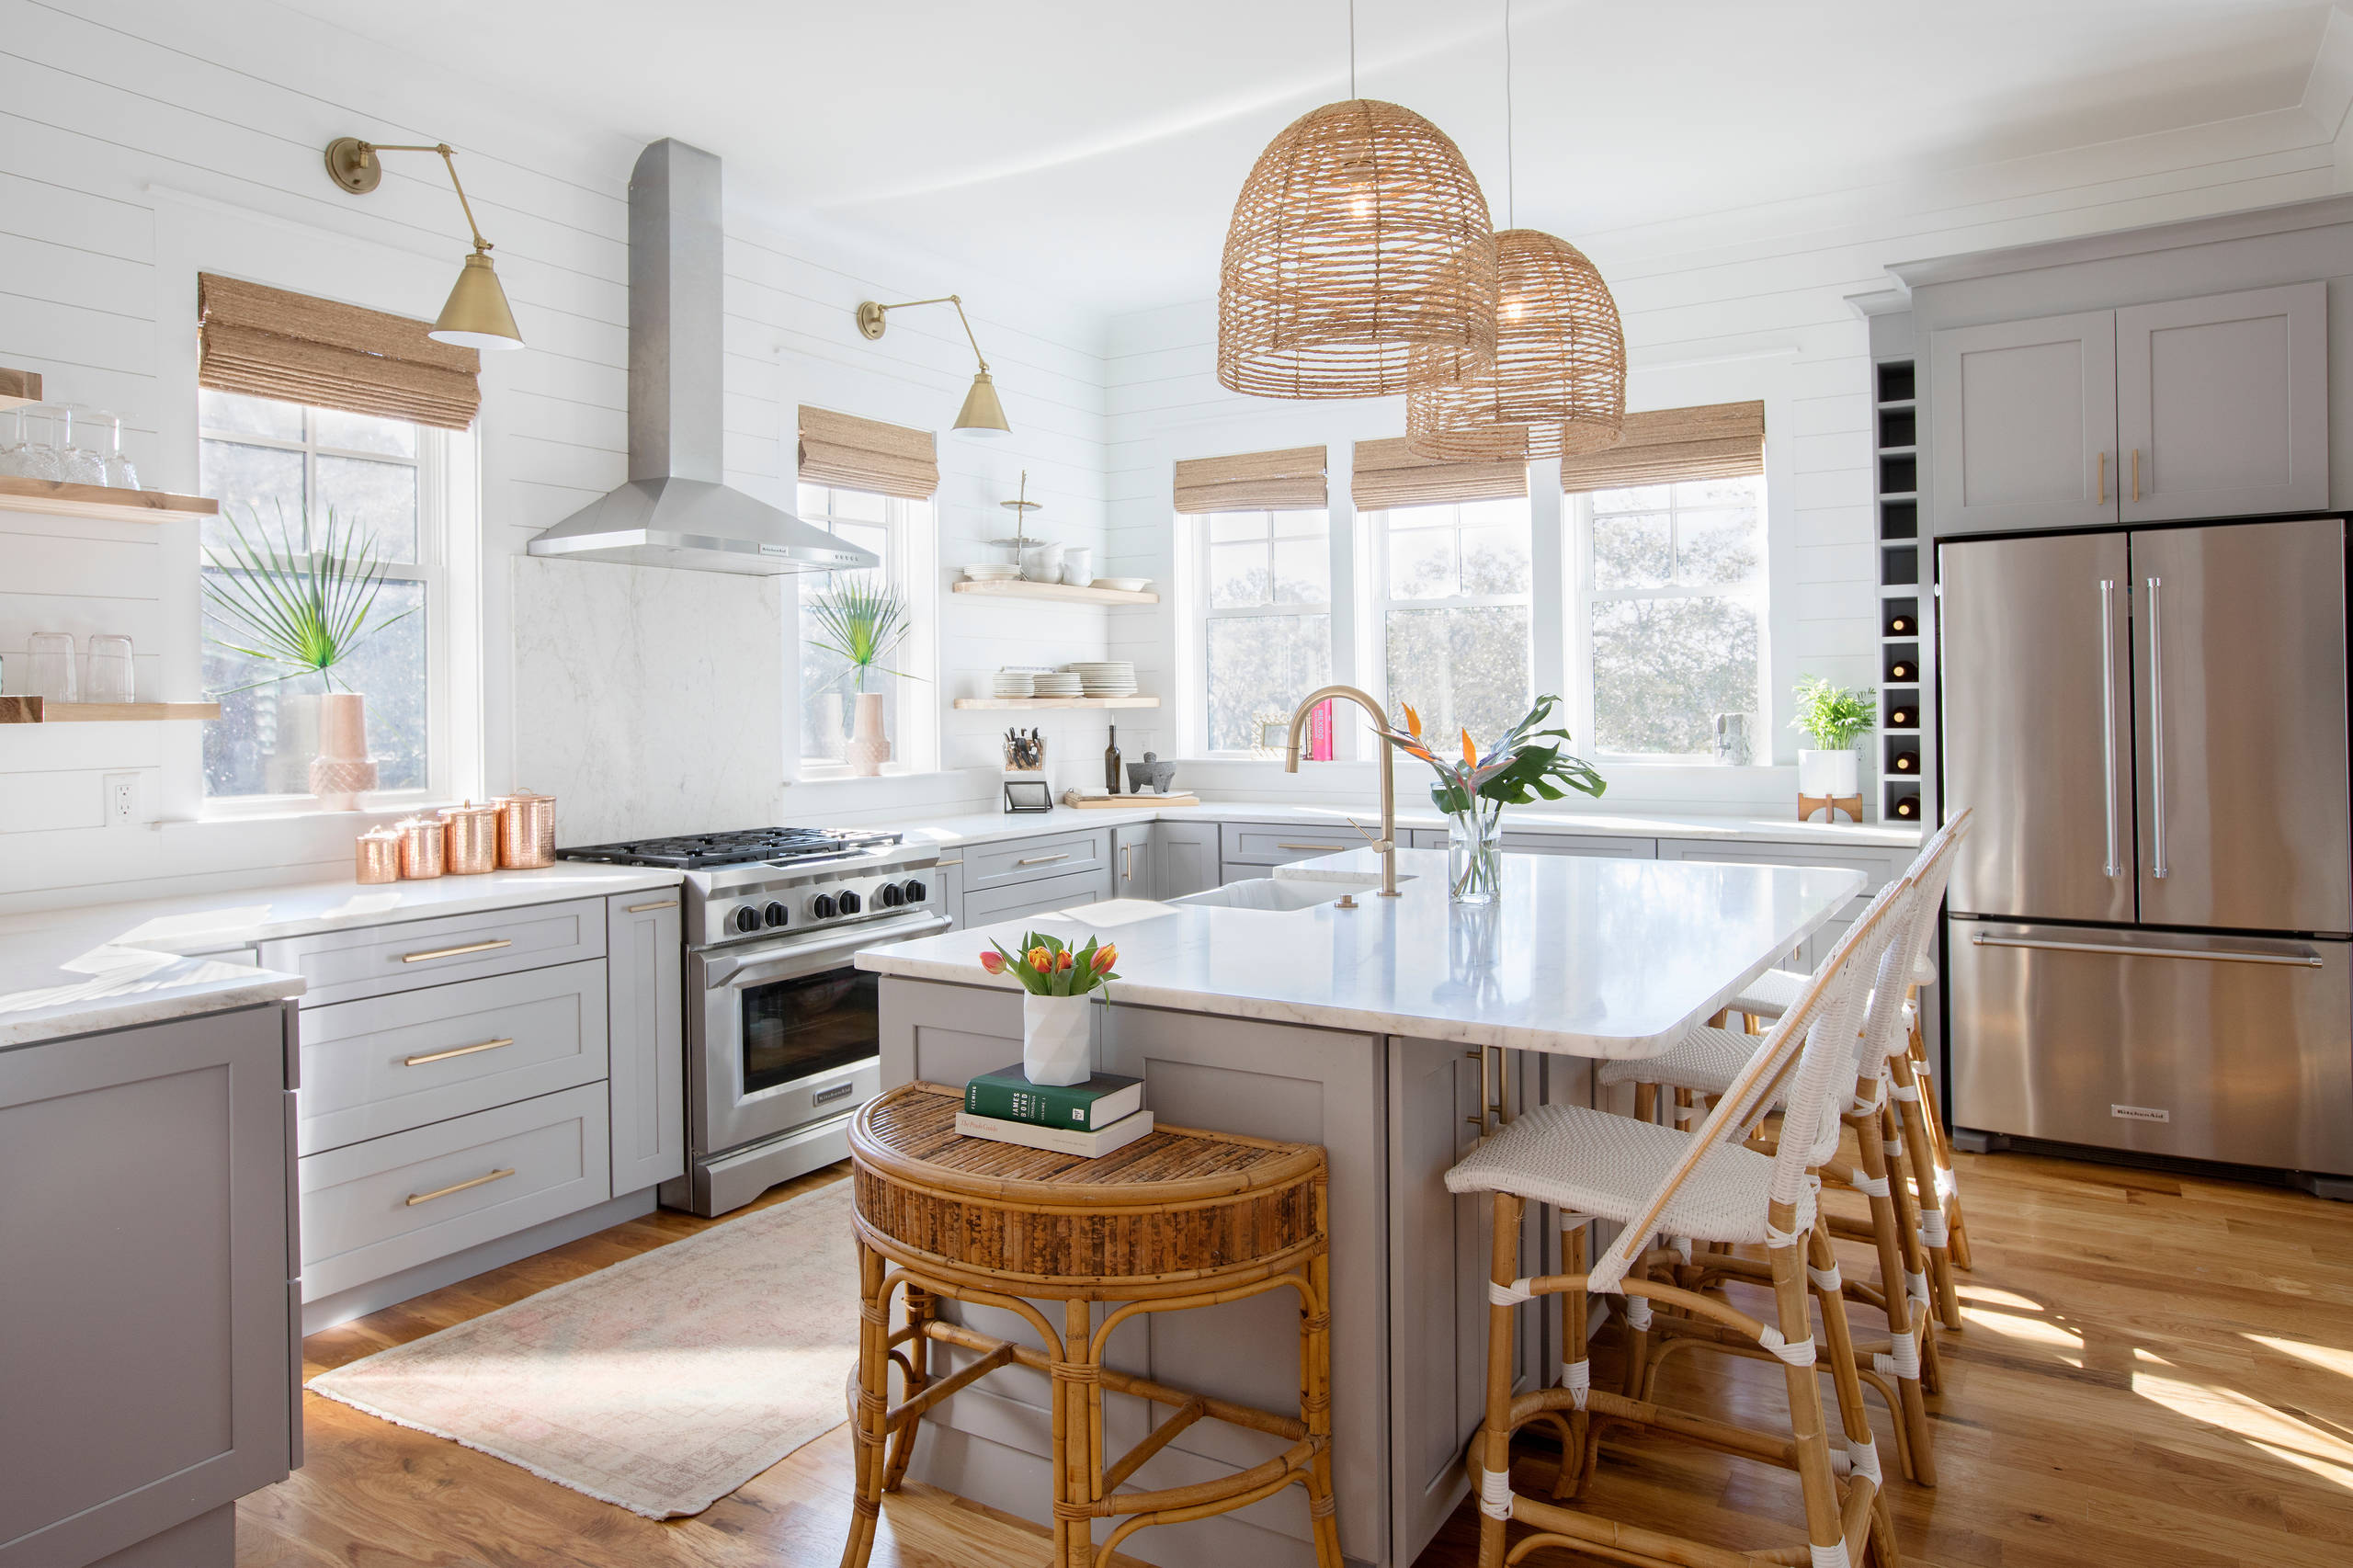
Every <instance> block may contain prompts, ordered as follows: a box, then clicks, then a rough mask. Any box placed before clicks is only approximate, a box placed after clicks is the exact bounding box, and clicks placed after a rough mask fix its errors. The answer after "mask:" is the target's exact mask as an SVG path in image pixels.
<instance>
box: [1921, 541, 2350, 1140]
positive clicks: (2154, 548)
mask: <svg viewBox="0 0 2353 1568" xmlns="http://www.w3.org/2000/svg"><path fill="white" fill-rule="evenodd" d="M2346 565H2347V562H2346V522H2345V519H2344V518H2342V517H2317V518H2304V519H2299V520H2294V521H2288V522H2256V523H2226V524H2212V525H2201V526H2196V527H2184V528H2170V527H2168V528H2120V529H2116V530H2113V531H2102V532H2097V533H2068V534H2054V535H2038V536H2034V537H2025V538H2007V539H1970V540H1945V541H1942V542H1940V543H1939V545H1938V600H1937V603H1938V632H1939V638H1940V642H1939V649H1940V660H1939V671H1938V681H1939V685H1940V688H1941V691H1940V699H1941V714H1942V721H1941V723H1942V729H1941V735H1942V746H1941V752H1940V761H1941V764H1942V768H1943V778H1944V790H1943V800H1944V811H1945V814H1946V815H1947V816H1948V817H1949V816H1950V815H1952V814H1953V813H1954V812H1958V811H1959V810H1960V809H1961V807H1964V806H1970V807H1974V808H1975V809H1976V813H1977V814H1976V818H1975V826H1974V831H1973V832H1972V834H1971V835H1969V836H1968V838H1966V839H1965V840H1964V841H1963V843H1962V845H1961V852H1960V858H1959V860H1958V862H1957V864H1956V867H1955V869H1954V873H1953V879H1952V884H1951V891H1950V901H1949V904H1948V908H1949V911H1950V919H1949V923H1948V926H1947V931H1946V937H1947V947H1946V952H1947V955H1948V967H1949V976H1948V978H1949V1007H1950V1026H1951V1027H1950V1034H1949V1042H1950V1044H1949V1051H1950V1062H1951V1074H1952V1081H1951V1094H1952V1118H1953V1121H1954V1124H1955V1125H1956V1126H1957V1127H1960V1128H1967V1129H1975V1130H1978V1131H1984V1132H1991V1133H1999V1134H2008V1135H2011V1136H2015V1137H2022V1138H2032V1139H2042V1140H2049V1141H2052V1142H2063V1143H2072V1144H2080V1145H2089V1146H2092V1147H2097V1148H2106V1149H2116V1150H2124V1151H2130V1152H2133V1153H2143V1154H2162V1155H2175V1156H2184V1157H2188V1158H2195V1159H2201V1160H2214V1161H2226V1162H2230V1163H2233V1164H2237V1165H2260V1166H2269V1167H2274V1168H2279V1169H2283V1170H2290V1171H2301V1172H2309V1173H2338V1174H2342V1173H2353V970H2348V962H2347V960H2348V957H2353V942H2348V934H2353V800H2348V787H2347V695H2346V657H2347V655H2346ZM2331 1185H2332V1186H2333V1185H2334V1184H2331Z"/></svg>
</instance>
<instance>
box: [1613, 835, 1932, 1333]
mask: <svg viewBox="0 0 2353 1568" xmlns="http://www.w3.org/2000/svg"><path fill="white" fill-rule="evenodd" d="M1908 885H1909V884H1908V883H1905V882H1903V881H1895V882H1890V883H1889V884H1888V885H1887V886H1886V887H1884V888H1882V889H1881V890H1880V893H1879V896H1878V897H1877V898H1874V899H1873V900H1871V903H1870V908H1868V909H1866V910H1864V911H1863V915H1862V917H1861V918H1860V919H1859V920H1857V921H1856V922H1855V923H1854V924H1853V925H1852V926H1848V927H1847V934H1846V935H1845V936H1843V937H1840V938H1839V939H1838V945H1837V946H1836V948H1834V949H1831V953H1830V957H1829V958H1828V959H1826V960H1824V962H1823V965H1822V967H1821V968H1820V969H1819V970H1817V971H1815V972H1814V974H1813V977H1812V978H1811V980H1809V982H1808V983H1807V985H1806V988H1805V990H1804V991H1803V992H1802V994H1800V995H1799V996H1798V998H1797V1000H1796V1002H1795V1003H1794V1004H1793V1005H1792V1006H1790V1010H1789V1011H1788V1012H1786V1013H1783V1014H1782V1015H1781V1017H1779V1020H1777V1021H1776V1022H1775V1023H1774V1025H1773V1027H1772V1028H1771V1029H1769V1030H1768V1031H1767V1033H1766V1035H1765V1037H1764V1039H1763V1040H1761V1041H1760V1042H1759V1043H1758V1045H1757V1048H1756V1054H1755V1055H1754V1056H1752V1057H1750V1058H1749V1062H1748V1065H1747V1066H1746V1067H1745V1068H1744V1069H1743V1070H1742V1072H1741V1074H1740V1076H1739V1077H1738V1078H1737V1079H1736V1080H1734V1081H1733V1085H1732V1086H1731V1087H1730V1088H1728V1089H1726V1090H1725V1091H1724V1093H1723V1094H1722V1096H1720V1097H1719V1098H1718V1099H1717V1101H1716V1104H1715V1108H1714V1109H1712V1110H1711V1111H1710V1112H1709V1113H1708V1119H1707V1120H1705V1121H1704V1122H1702V1123H1700V1125H1699V1131H1697V1132H1695V1133H1693V1134H1692V1137H1691V1141H1690V1146H1689V1148H1688V1149H1687V1150H1685V1151H1684V1153H1683V1154H1682V1156H1681V1157H1680V1158H1679V1159H1677V1161H1676V1163H1675V1165H1674V1168H1673V1169H1671V1170H1669V1171H1668V1172H1667V1175H1666V1177H1665V1180H1664V1181H1662V1182H1661V1183H1660V1184H1659V1185H1658V1187H1657V1188H1656V1189H1655V1190H1654V1191H1653V1192H1652V1193H1651V1195H1650V1197H1649V1199H1646V1200H1645V1202H1644V1203H1643V1208H1642V1209H1641V1210H1639V1211H1638V1212H1637V1214H1636V1216H1635V1218H1634V1220H1633V1221H1632V1222H1631V1223H1629V1224H1628V1225H1627V1226H1626V1227H1625V1229H1624V1230H1622V1231H1620V1233H1618V1236H1617V1239H1616V1240H1614V1241H1612V1242H1611V1243H1610V1244H1609V1246H1608V1248H1607V1249H1606V1250H1605V1251H1604V1252H1603V1253H1602V1254H1601V1256H1599V1257H1597V1258H1596V1259H1595V1260H1594V1266H1593V1269H1592V1271H1591V1273H1590V1275H1589V1276H1588V1280H1589V1283H1590V1288H1591V1289H1593V1290H1611V1289H1613V1288H1614V1287H1615V1286H1616V1285H1617V1284H1618V1282H1619V1281H1620V1280H1621V1279H1623V1278H1625V1277H1626V1275H1627V1273H1628V1272H1629V1271H1630V1270H1631V1268H1632V1267H1633V1262H1634V1259H1635V1257H1636V1256H1639V1255H1640V1254H1641V1253H1642V1251H1643V1249H1644V1248H1645V1247H1647V1246H1648V1244H1649V1242H1650V1237H1651V1233H1653V1232H1654V1231H1655V1230H1656V1229H1657V1220H1658V1216H1659V1215H1660V1214H1661V1213H1663V1212H1664V1211H1665V1209H1666V1206H1667V1202H1668V1200H1669V1199H1672V1198H1673V1197H1674V1196H1675V1193H1676V1191H1677V1188H1679V1187H1682V1185H1683V1184H1684V1183H1685V1182H1686V1181H1687V1180H1688V1179H1689V1178H1690V1176H1691V1174H1692V1173H1693V1172H1694V1171H1695V1170H1697V1169H1698V1168H1699V1163H1700V1161H1701V1160H1702V1159H1704V1158H1705V1157H1706V1155H1707V1153H1708V1151H1709V1150H1710V1149H1711V1147H1713V1146H1714V1145H1716V1144H1719V1143H1737V1142H1741V1141H1742V1140H1743V1139H1744V1138H1745V1135H1746V1133H1747V1130H1748V1128H1749V1127H1750V1126H1751V1125H1752V1124H1753V1123H1754V1122H1756V1120H1758V1119H1760V1118H1762V1117H1763V1116H1764V1115H1765V1113H1766V1112H1767V1111H1768V1110H1769V1109H1771V1108H1772V1106H1773V1104H1774V1101H1775V1100H1776V1098H1777V1097H1779V1096H1781V1094H1782V1091H1783V1089H1784V1086H1785V1085H1786V1086H1787V1088H1788V1090H1789V1095H1788V1098H1789V1108H1788V1109H1787V1110H1786V1111H1785V1112H1784V1113H1783V1120H1782V1136H1781V1142H1780V1147H1779V1153H1777V1154H1776V1155H1775V1157H1774V1161H1773V1165H1772V1166H1771V1172H1772V1175H1771V1183H1770V1185H1771V1188H1772V1190H1771V1193H1770V1197H1771V1198H1773V1199H1778V1200H1780V1201H1783V1202H1788V1203H1796V1202H1798V1201H1799V1199H1800V1198H1801V1196H1802V1195H1804V1194H1805V1193H1806V1192H1807V1191H1808V1187H1807V1185H1806V1176H1807V1167H1808V1166H1809V1165H1811V1164H1812V1163H1813V1161H1812V1159H1811V1158H1810V1157H1809V1156H1810V1155H1811V1154H1812V1153H1813V1144H1814V1141H1815V1139H1816V1138H1817V1136H1818V1135H1819V1133H1820V1131H1821V1128H1822V1123H1823V1119H1824V1113H1825V1112H1828V1113H1829V1120H1830V1126H1831V1128H1832V1130H1833V1132H1834V1134H1835V1132H1836V1128H1837V1125H1838V1123H1837V1117H1836V1108H1837V1107H1838V1106H1843V1104H1844V1103H1845V1102H1844V1100H1843V1098H1840V1099H1837V1100H1836V1101H1834V1100H1833V1098H1832V1096H1833V1094H1834V1092H1835V1093H1836V1094H1838V1095H1842V1096H1843V1094H1844V1092H1845V1090H1846V1088H1847V1085H1851V1084H1853V1082H1854V1078H1853V1076H1852V1074H1853V1072H1854V1065H1855V1049H1856V1048H1855V1041H1856V1040H1857V1038H1858V1036H1859V1035H1860V1033H1861V1032H1862V1021H1863V997H1864V994H1865V991H1866V989H1867V988H1868V987H1869V985H1870V982H1871V980H1872V978H1873V976H1874V975H1875V974H1876V973H1877V971H1878V969H1879V961H1880V959H1881V955H1883V954H1884V953H1885V952H1886V951H1887V948H1888V944H1889V943H1890V942H1891V941H1892V940H1893V938H1894V937H1895V935H1896V932H1895V930H1894V927H1893V924H1892V923H1891V922H1890V920H1889V919H1888V915H1890V914H1891V912H1892V911H1891V905H1893V903H1894V902H1895V901H1896V899H1897V898H1898V896H1899V894H1900V893H1901V892H1902V891H1903V890H1904V889H1905V888H1906V887H1908ZM1842 1073H1843V1074H1846V1076H1845V1079H1844V1082H1841V1081H1840V1075H1841V1074H1842ZM1793 1128H1794V1137H1793V1136H1792V1129H1793Z"/></svg>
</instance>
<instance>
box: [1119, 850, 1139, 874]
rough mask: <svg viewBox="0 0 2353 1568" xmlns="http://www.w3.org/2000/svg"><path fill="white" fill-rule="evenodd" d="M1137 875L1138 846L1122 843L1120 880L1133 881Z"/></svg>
mask: <svg viewBox="0 0 2353 1568" xmlns="http://www.w3.org/2000/svg"><path fill="white" fill-rule="evenodd" d="M1135 877H1136V846H1134V845H1132V844H1122V845H1120V881H1123V882H1131V881H1135Z"/></svg>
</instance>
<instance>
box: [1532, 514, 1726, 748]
mask: <svg viewBox="0 0 2353 1568" xmlns="http://www.w3.org/2000/svg"><path fill="white" fill-rule="evenodd" d="M1570 500H1571V501H1572V503H1573V504H1574V518H1575V525H1576V530H1577V534H1578V538H1579V540H1580V543H1581V545H1582V549H1581V551H1580V555H1581V557H1582V559H1581V560H1580V561H1579V562H1578V563H1577V576H1578V578H1579V585H1580V589H1581V592H1580V593H1579V595H1578V596H1577V597H1578V599H1579V601H1580V608H1582V611H1583V614H1582V617H1581V618H1580V619H1582V622H1583V626H1582V632H1583V634H1582V636H1581V637H1573V641H1574V642H1579V643H1581V644H1582V653H1583V654H1584V657H1583V660H1582V661H1581V662H1582V663H1583V665H1584V669H1583V671H1582V672H1581V673H1582V674H1583V676H1584V677H1585V678H1584V679H1583V680H1581V681H1579V682H1577V683H1576V684H1577V685H1578V686H1579V687H1581V689H1582V691H1583V693H1584V695H1585V697H1586V701H1587V703H1588V704H1589V707H1588V709H1587V711H1586V715H1585V722H1584V723H1583V725H1582V726H1581V727H1580V731H1579V733H1580V734H1581V735H1590V736H1592V737H1593V745H1594V749H1595V750H1596V752H1597V753H1598V754H1599V755H1601V756H1622V757H1635V758H1642V757H1647V758H1659V759H1675V758H1691V759H1704V758H1707V757H1709V756H1711V755H1712V753H1713V750H1714V745H1715V737H1716V719H1717V716H1718V715H1719V714H1724V713H1739V714H1745V715H1749V716H1750V717H1751V721H1752V722H1753V723H1754V722H1757V721H1756V715H1757V714H1759V713H1760V712H1761V710H1762V709H1763V706H1764V704H1763V699H1762V691H1761V681H1762V674H1763V671H1762V666H1761V664H1760V660H1759V651H1760V644H1761V642H1762V633H1763V629H1764V623H1765V575H1766V574H1765V490H1764V480H1763V479H1762V478H1761V477H1758V476H1750V477H1745V478H1737V479H1700V480H1684V481H1679V482H1677V483H1670V484H1645V485H1639V486H1635V487H1633V488H1631V489H1619V490H1593V491H1586V492H1585V493H1583V494H1576V495H1573V496H1571V497H1570ZM1573 657H1574V651H1573ZM1756 733H1758V734H1760V735H1761V734H1762V730H1761V727H1760V728H1759V729H1758V730H1757V731H1756Z"/></svg>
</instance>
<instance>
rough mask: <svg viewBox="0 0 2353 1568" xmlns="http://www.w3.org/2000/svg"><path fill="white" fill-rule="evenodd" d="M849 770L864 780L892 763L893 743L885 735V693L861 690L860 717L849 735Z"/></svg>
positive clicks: (859, 700)
mask: <svg viewBox="0 0 2353 1568" xmlns="http://www.w3.org/2000/svg"><path fill="white" fill-rule="evenodd" d="M848 755H849V770H850V772H851V773H853V774H855V775H857V776H858V778H874V777H875V776H876V775H878V774H880V773H881V771H882V765H883V764H884V763H886V762H888V761H890V760H891V742H890V739H889V738H888V737H887V736H885V735H884V734H883V733H882V694H881V692H879V691H861V692H859V693H858V718H857V720H856V722H854V723H853V724H852V725H851V727H850V732H849V754H848Z"/></svg>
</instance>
